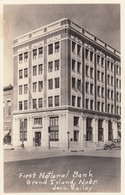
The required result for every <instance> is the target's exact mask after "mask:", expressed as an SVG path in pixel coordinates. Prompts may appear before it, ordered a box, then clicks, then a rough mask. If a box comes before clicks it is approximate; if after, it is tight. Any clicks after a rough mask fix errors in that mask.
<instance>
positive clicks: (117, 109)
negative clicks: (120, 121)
mask: <svg viewBox="0 0 125 195" xmlns="http://www.w3.org/2000/svg"><path fill="white" fill-rule="evenodd" d="M116 113H117V114H119V106H117V108H116Z"/></svg>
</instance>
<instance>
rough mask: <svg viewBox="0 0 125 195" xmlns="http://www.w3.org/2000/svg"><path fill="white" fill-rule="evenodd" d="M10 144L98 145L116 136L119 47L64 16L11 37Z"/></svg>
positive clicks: (119, 68)
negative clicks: (117, 48)
mask: <svg viewBox="0 0 125 195" xmlns="http://www.w3.org/2000/svg"><path fill="white" fill-rule="evenodd" d="M13 64H14V67H13V70H14V100H13V110H14V112H13V145H14V146H20V145H21V144H24V145H25V146H26V147H27V146H35V145H36V144H37V145H38V146H41V147H47V148H51V147H59V148H69V147H70V148H72V147H75V148H76V147H77V148H84V147H98V146H100V145H103V144H104V143H105V142H106V141H108V140H111V139H113V138H117V137H118V127H117V124H118V122H120V115H121V65H120V53H119V52H118V51H116V50H115V49H114V48H112V47H111V46H109V45H108V44H106V43H105V42H103V41H102V40H100V39H99V38H97V37H95V36H94V35H92V34H91V33H89V32H88V31H86V30H84V29H83V28H81V27H80V26H79V25H77V24H75V23H74V22H72V21H71V20H69V19H68V18H63V19H61V20H58V21H56V22H54V23H51V24H49V25H47V26H44V27H42V28H39V29H36V30H34V31H32V32H29V33H27V34H24V35H22V36H20V37H16V38H15V39H14V41H13Z"/></svg>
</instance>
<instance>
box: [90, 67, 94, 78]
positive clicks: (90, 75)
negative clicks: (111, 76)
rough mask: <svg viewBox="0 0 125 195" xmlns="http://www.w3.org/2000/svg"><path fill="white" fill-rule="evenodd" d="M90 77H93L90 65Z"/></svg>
mask: <svg viewBox="0 0 125 195" xmlns="http://www.w3.org/2000/svg"><path fill="white" fill-rule="evenodd" d="M90 78H93V68H91V67H90Z"/></svg>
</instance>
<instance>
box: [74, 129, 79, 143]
mask: <svg viewBox="0 0 125 195" xmlns="http://www.w3.org/2000/svg"><path fill="white" fill-rule="evenodd" d="M78 141H79V131H74V142H78Z"/></svg>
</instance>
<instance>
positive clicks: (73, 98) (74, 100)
mask: <svg viewBox="0 0 125 195" xmlns="http://www.w3.org/2000/svg"><path fill="white" fill-rule="evenodd" d="M75 102H76V97H75V96H74V95H73V96H72V106H75V104H76V103H75Z"/></svg>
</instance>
